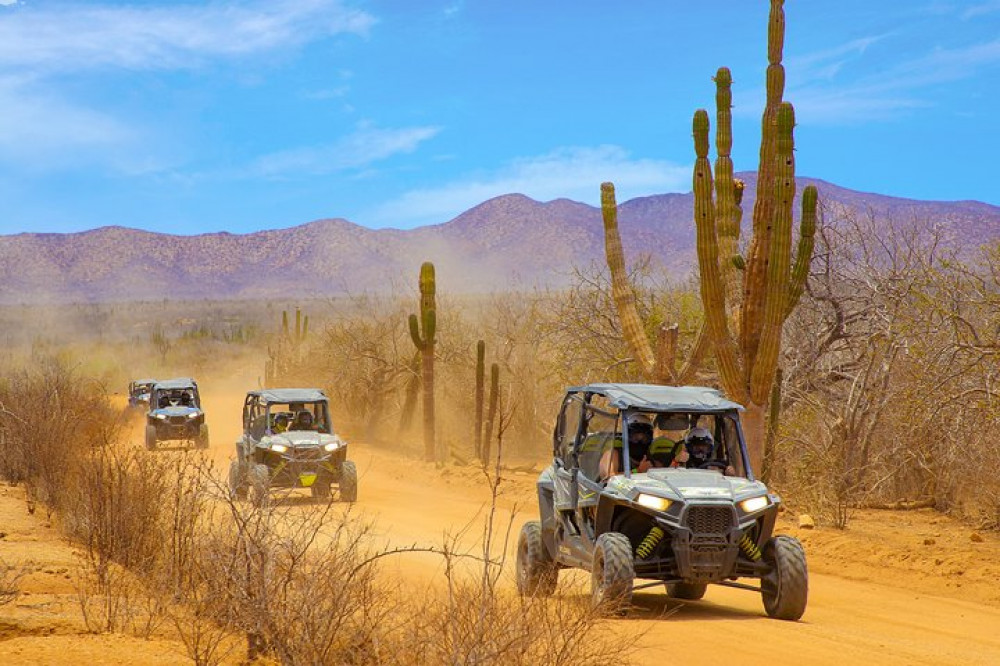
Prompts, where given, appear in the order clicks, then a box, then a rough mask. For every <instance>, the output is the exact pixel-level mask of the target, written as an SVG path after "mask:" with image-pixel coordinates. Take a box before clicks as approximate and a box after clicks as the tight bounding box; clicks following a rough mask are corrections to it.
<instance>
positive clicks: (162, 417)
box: [153, 414, 167, 421]
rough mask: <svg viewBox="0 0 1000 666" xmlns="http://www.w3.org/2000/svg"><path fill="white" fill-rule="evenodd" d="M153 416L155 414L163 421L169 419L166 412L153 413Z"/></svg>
mask: <svg viewBox="0 0 1000 666" xmlns="http://www.w3.org/2000/svg"><path fill="white" fill-rule="evenodd" d="M153 416H155V417H156V418H158V419H160V420H161V421H166V420H167V415H166V414H153Z"/></svg>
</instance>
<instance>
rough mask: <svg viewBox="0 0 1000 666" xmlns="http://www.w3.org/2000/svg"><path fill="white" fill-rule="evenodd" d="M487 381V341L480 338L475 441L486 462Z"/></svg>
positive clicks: (481, 458) (479, 454) (477, 451)
mask: <svg viewBox="0 0 1000 666" xmlns="http://www.w3.org/2000/svg"><path fill="white" fill-rule="evenodd" d="M485 383H486V342H484V341H483V340H480V341H479V342H477V343H476V425H475V428H476V432H475V437H474V441H475V443H476V457H477V458H479V459H480V460H482V461H483V462H485V461H486V460H485V458H483V455H482V454H483V398H484V395H483V394H484V393H485V392H486V391H485V386H484V384H485Z"/></svg>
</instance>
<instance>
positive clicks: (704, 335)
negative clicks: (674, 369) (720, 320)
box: [677, 322, 712, 386]
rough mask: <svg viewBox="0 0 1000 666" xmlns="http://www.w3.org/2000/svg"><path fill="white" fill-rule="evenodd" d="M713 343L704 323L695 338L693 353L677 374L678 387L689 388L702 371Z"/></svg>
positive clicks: (690, 353)
mask: <svg viewBox="0 0 1000 666" xmlns="http://www.w3.org/2000/svg"><path fill="white" fill-rule="evenodd" d="M711 341H712V338H711V336H709V334H708V327H707V326H706V325H705V322H702V324H701V327H699V328H698V334H697V335H696V336H695V339H694V345H692V347H691V351H690V352H689V353H688V360H687V363H685V364H684V366H683V367H682V368H681V370H680V372H679V373H678V374H677V384H678V386H687V385H689V384H690V383H691V381H692V380H693V379H694V376H695V374H696V373H697V372H698V370H700V369H701V364H702V362H703V361H704V360H705V355H706V354H707V353H708V350H709V347H711V344H710V343H711Z"/></svg>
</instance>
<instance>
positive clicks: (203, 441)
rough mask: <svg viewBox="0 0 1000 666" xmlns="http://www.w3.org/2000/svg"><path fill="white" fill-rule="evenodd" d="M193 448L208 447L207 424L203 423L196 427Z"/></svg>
mask: <svg viewBox="0 0 1000 666" xmlns="http://www.w3.org/2000/svg"><path fill="white" fill-rule="evenodd" d="M194 445H195V448H199V449H207V448H208V426H207V425H206V424H204V423H202V424H201V426H199V428H198V436H197V437H196V438H195V440H194Z"/></svg>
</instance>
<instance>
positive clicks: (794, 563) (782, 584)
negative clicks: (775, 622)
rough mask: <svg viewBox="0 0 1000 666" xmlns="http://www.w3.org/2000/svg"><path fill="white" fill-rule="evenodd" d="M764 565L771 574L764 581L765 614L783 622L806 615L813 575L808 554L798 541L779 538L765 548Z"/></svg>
mask: <svg viewBox="0 0 1000 666" xmlns="http://www.w3.org/2000/svg"><path fill="white" fill-rule="evenodd" d="M763 555H764V562H766V563H767V564H769V565H771V572H770V573H769V574H767V575H766V576H764V577H763V578H761V581H760V588H761V598H762V599H763V601H764V610H765V611H766V612H767V614H768V615H769V616H770V617H773V618H777V619H779V620H798V619H799V618H800V617H802V614H803V613H805V612H806V601H807V599H808V597H809V571H808V569H807V568H806V553H805V551H804V550H803V549H802V544H801V543H799V540H798V539H795V538H793V537H789V536H776V537H772V538H771V539H769V540H768V542H767V543H766V544H764V553H763Z"/></svg>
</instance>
